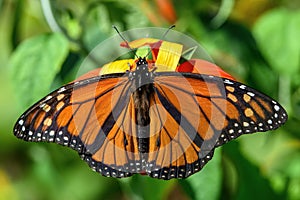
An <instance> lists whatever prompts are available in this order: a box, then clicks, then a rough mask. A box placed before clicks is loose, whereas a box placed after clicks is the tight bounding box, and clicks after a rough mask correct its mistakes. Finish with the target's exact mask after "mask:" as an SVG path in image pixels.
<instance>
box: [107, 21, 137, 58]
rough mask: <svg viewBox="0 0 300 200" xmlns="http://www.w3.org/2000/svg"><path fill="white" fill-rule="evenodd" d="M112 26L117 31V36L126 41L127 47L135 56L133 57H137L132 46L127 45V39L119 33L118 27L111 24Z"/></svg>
mask: <svg viewBox="0 0 300 200" xmlns="http://www.w3.org/2000/svg"><path fill="white" fill-rule="evenodd" d="M112 27H113V28H114V29H115V30H116V32H117V33H118V35H119V36H120V37H121V38H122V40H123V41H124V42H125V43H126V45H127V47H128V48H129V49H130V50H131V52H132V53H133V54H134V56H135V57H138V56H137V55H136V54H135V52H134V50H133V48H131V46H130V45H129V43H128V41H127V40H126V39H125V37H124V36H123V35H122V34H121V33H120V31H119V29H118V28H117V27H116V26H115V25H113V26H112Z"/></svg>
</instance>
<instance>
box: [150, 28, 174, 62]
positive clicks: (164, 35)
mask: <svg viewBox="0 0 300 200" xmlns="http://www.w3.org/2000/svg"><path fill="white" fill-rule="evenodd" d="M173 28H175V24H173V25H172V26H170V27H169V28H168V30H167V31H166V32H165V33H164V34H163V36H162V37H161V39H160V40H163V39H164V38H165V37H166V35H167V34H168V33H169V31H170V30H171V29H173ZM154 48H155V47H154ZM150 52H151V49H150V50H149V51H148V53H147V55H146V56H145V57H147V56H149V54H150Z"/></svg>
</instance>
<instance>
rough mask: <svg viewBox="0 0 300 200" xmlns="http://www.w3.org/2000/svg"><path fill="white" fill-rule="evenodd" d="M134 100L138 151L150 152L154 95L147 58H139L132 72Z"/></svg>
mask: <svg viewBox="0 0 300 200" xmlns="http://www.w3.org/2000/svg"><path fill="white" fill-rule="evenodd" d="M132 80H133V81H134V86H135V88H134V89H133V93H132V95H133V99H134V108H135V119H136V126H137V137H138V149H139V152H140V153H148V152H149V132H150V126H149V125H150V116H149V108H150V99H151V97H152V94H153V84H152V82H153V80H152V72H150V71H149V69H148V63H147V61H146V59H145V58H139V59H138V61H137V63H136V70H135V71H133V72H132Z"/></svg>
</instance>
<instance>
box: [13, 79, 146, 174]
mask: <svg viewBox="0 0 300 200" xmlns="http://www.w3.org/2000/svg"><path fill="white" fill-rule="evenodd" d="M130 87H131V82H130V81H129V80H128V76H125V77H122V74H114V75H104V76H101V77H94V78H89V79H85V80H79V81H77V82H73V83H70V84H68V85H66V86H64V87H61V88H60V89H58V90H56V91H54V92H52V93H50V94H49V95H47V96H46V97H45V98H43V99H42V100H41V101H39V102H38V103H37V104H35V105H33V106H32V107H31V108H30V109H28V111H26V112H25V113H24V114H23V115H22V116H21V117H20V118H19V119H18V122H17V123H16V125H15V127H14V134H15V135H16V136H17V137H18V138H21V139H23V140H26V141H34V142H40V141H46V142H55V143H58V144H60V145H64V146H69V147H71V148H73V149H75V150H76V151H78V153H79V154H80V155H81V157H82V159H84V160H85V161H86V162H88V164H89V165H90V167H91V168H92V169H94V170H96V171H98V172H100V173H101V174H103V175H105V176H114V177H125V176H130V175H131V173H130V171H131V172H135V170H136V166H134V169H133V170H131V168H132V164H130V163H137V162H139V161H140V160H141V159H140V157H139V154H138V153H137V151H138V147H137V140H136V135H134V133H135V132H136V131H135V126H134V125H132V124H133V123H132V120H134V119H133V118H132V117H131V115H132V108H133V107H132V105H133V102H132V99H131V92H130V90H129V88H130Z"/></svg>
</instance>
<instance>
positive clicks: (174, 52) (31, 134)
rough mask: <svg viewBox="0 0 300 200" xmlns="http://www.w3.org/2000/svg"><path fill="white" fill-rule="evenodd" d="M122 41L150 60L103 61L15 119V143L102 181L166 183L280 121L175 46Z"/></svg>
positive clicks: (255, 96)
mask: <svg viewBox="0 0 300 200" xmlns="http://www.w3.org/2000/svg"><path fill="white" fill-rule="evenodd" d="M124 41H125V42H123V43H121V46H124V47H129V48H136V49H138V50H139V48H141V47H144V46H148V47H150V50H151V53H152V54H151V56H148V54H149V53H148V54H146V56H144V57H138V58H137V59H125V60H118V61H114V62H111V63H108V64H107V65H105V66H103V67H102V69H101V70H100V69H97V70H96V71H95V70H94V71H92V72H90V73H88V74H86V75H84V76H82V77H80V78H79V79H77V80H75V81H74V82H71V83H69V84H67V85H65V86H62V87H60V88H59V89H57V90H55V91H53V92H52V93H50V94H49V95H47V96H46V97H44V98H42V99H41V100H40V101H38V102H37V103H36V104H34V105H33V106H32V107H31V108H29V109H28V110H27V111H26V112H25V113H24V114H23V115H21V117H20V118H19V119H18V120H17V123H16V124H15V127H14V134H15V135H16V137H18V138H20V139H23V140H25V141H33V142H43V141H44V142H55V143H57V144H60V145H64V146H69V147H71V148H72V149H74V150H76V151H77V152H78V153H79V155H80V156H81V158H82V159H83V160H85V161H86V162H87V163H88V165H89V166H90V167H91V168H92V169H93V170H95V171H97V172H99V173H100V174H102V175H104V176H112V177H118V178H121V177H128V176H131V175H133V174H136V173H140V174H147V175H149V176H150V177H153V178H159V179H171V178H186V177H188V176H190V175H192V174H194V173H196V172H198V171H200V170H201V169H202V168H203V166H204V165H205V164H206V163H207V162H208V161H209V160H210V159H211V158H212V156H213V153H214V149H215V148H216V147H218V146H221V145H223V144H224V143H227V142H228V141H230V140H232V139H235V138H237V137H239V136H240V135H242V134H248V133H254V132H258V131H268V130H273V129H276V128H278V127H279V126H281V125H282V124H284V123H285V121H286V120H287V114H286V112H285V110H284V109H283V108H282V106H281V105H280V104H279V103H277V102H276V101H275V100H273V99H271V98H270V97H268V96H266V95H264V94H262V93H260V92H258V91H257V90H255V89H253V88H251V87H249V86H246V85H244V84H242V83H239V82H237V81H235V79H234V78H233V77H232V76H231V75H229V74H227V73H226V72H224V71H223V70H221V69H220V68H219V67H217V66H216V65H214V64H212V63H209V62H207V61H204V60H201V59H187V58H186V57H184V56H183V54H184V53H183V52H182V50H183V48H184V45H182V44H179V43H173V42H167V41H165V40H159V39H153V38H142V39H139V40H135V41H132V42H127V41H126V40H124ZM189 52H190V51H189ZM182 58H185V59H182ZM99 73H100V75H99Z"/></svg>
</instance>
